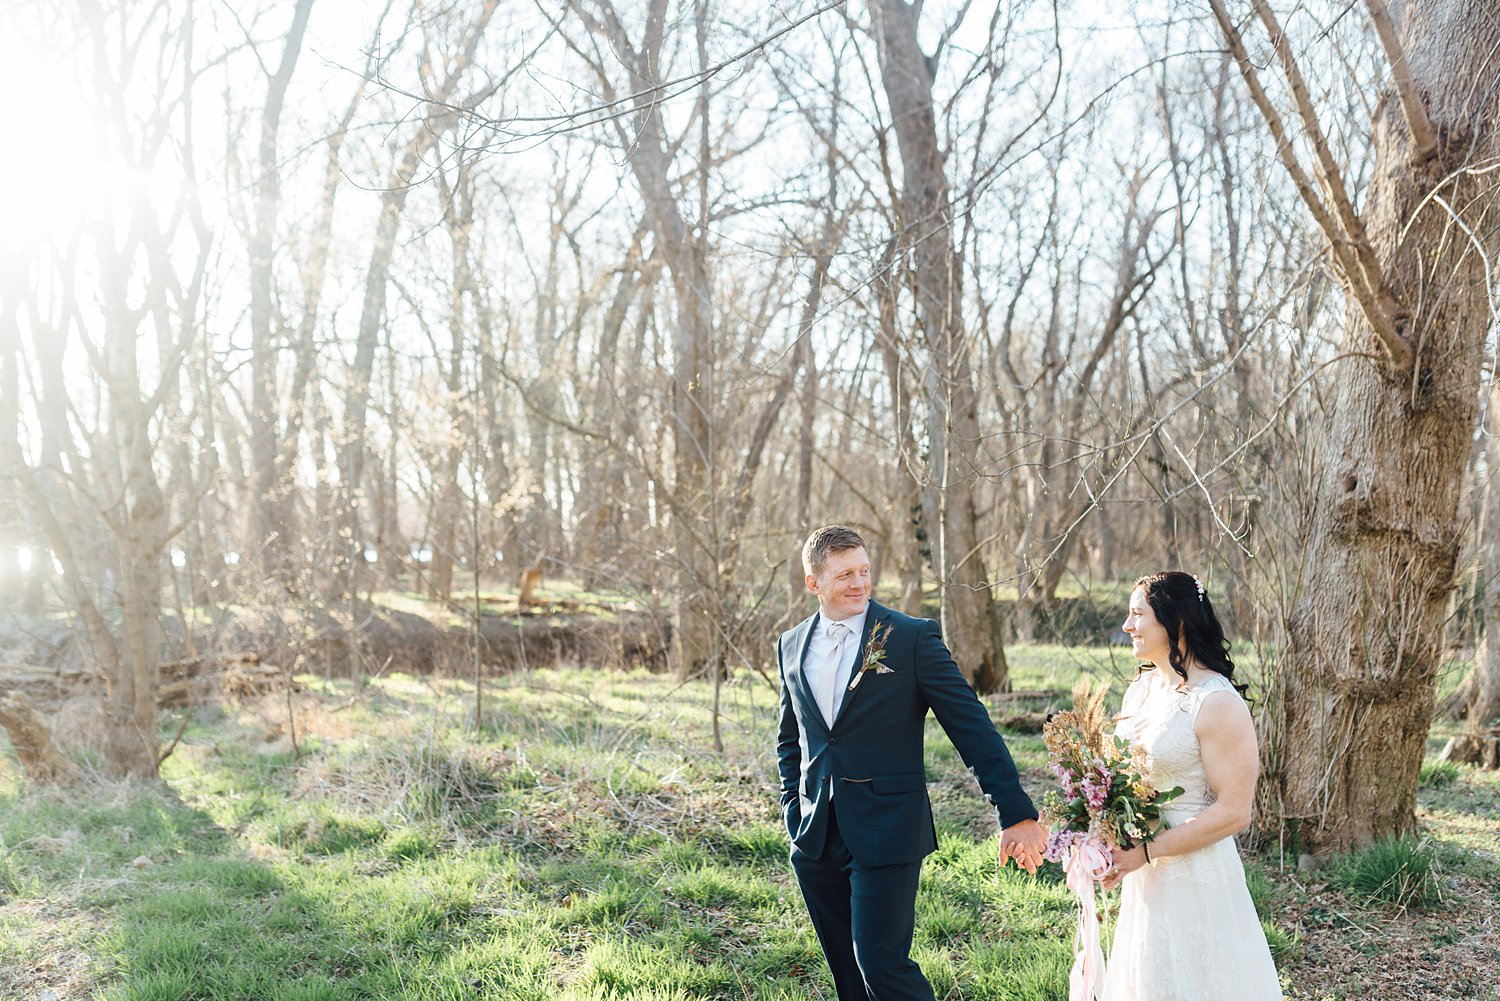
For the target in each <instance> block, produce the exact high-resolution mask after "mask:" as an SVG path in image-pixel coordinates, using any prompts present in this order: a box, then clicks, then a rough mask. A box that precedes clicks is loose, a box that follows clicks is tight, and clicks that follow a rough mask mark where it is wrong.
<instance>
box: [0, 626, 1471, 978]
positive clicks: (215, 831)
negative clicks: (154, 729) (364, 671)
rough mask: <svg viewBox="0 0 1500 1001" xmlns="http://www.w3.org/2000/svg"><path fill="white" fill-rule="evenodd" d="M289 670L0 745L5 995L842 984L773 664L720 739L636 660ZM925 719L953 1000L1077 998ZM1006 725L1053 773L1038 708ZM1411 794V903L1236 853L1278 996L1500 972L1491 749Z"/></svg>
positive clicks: (1087, 652)
mask: <svg viewBox="0 0 1500 1001" xmlns="http://www.w3.org/2000/svg"><path fill="white" fill-rule="evenodd" d="M1010 656H1011V665H1012V671H1013V673H1014V675H1015V680H1016V684H1017V686H1018V687H1019V688H1021V689H1025V690H1031V691H1053V692H1062V691H1066V690H1067V689H1068V688H1069V687H1070V686H1071V683H1072V681H1073V679H1074V678H1075V677H1076V676H1077V674H1078V673H1079V672H1080V671H1083V670H1088V671H1091V672H1094V673H1097V674H1100V675H1101V676H1103V677H1107V678H1117V679H1122V678H1123V677H1124V676H1125V675H1126V674H1128V673H1129V666H1130V665H1129V664H1128V662H1126V661H1125V660H1123V659H1122V653H1121V652H1120V651H1118V650H1116V649H1112V648H1093V649H1079V648H1072V649H1066V650H1065V649H1063V648H1060V647H1017V648H1015V649H1013V650H1012V651H1010ZM300 680H301V681H302V682H303V683H304V685H305V688H306V690H305V691H304V692H303V693H302V694H300V695H299V696H297V697H296V702H295V707H296V708H295V717H294V719H295V723H296V727H295V735H296V746H295V747H294V746H293V744H292V735H291V733H289V732H288V730H289V728H288V726H287V718H286V702H285V699H284V698H283V697H281V696H269V697H266V698H264V699H262V700H260V701H256V702H252V703H249V704H246V705H242V706H236V707H226V708H216V709H201V710H199V711H197V712H196V713H195V714H194V715H193V716H192V718H191V721H190V723H189V725H188V727H187V730H186V732H185V733H184V735H183V738H182V741H181V743H180V744H179V745H178V746H177V748H176V750H175V753H173V755H172V756H171V757H170V758H169V759H168V760H167V761H166V763H165V765H164V766H163V770H162V774H163V781H162V782H160V783H155V784H137V783H123V784H103V783H101V784H94V785H89V786H86V787H82V788H73V789H62V790H50V791H48V790H42V791H26V790H25V789H23V786H22V783H21V782H20V779H19V776H18V775H17V774H16V772H15V768H14V764H13V762H12V760H11V758H10V756H9V754H4V755H0V999H4V1001H11V999H47V1001H62V999H74V998H80V999H81V998H104V999H111V1001H123V999H133V1001H147V999H153V1001H183V999H195V998H203V999H209V998H212V999H230V998H234V999H245V1001H272V999H275V1001H293V999H304V1001H313V999H329V1001H332V999H363V998H369V999H375V998H380V999H388V998H412V999H433V1001H437V999H444V1001H458V999H480V998H484V999H492V998H503V999H538V1001H540V999H550V998H578V999H583V998H598V999H604V998H662V999H700V998H725V999H728V998H740V999H773V998H788V999H804V998H813V999H822V998H832V997H833V996H834V994H833V990H832V985H831V983H830V981H829V978H828V975H827V972H826V969H825V967H824V965H823V963H822V960H821V956H820V954H819V951H818V947H817V943H816V941H815V939H814V938H813V935H812V932H811V930H810V928H809V927H808V922H807V919H806V916H805V914H804V912H803V909H802V905H801V901H800V899H799V897H798V894H797V890H796V886H795V884H794V882H793V881H792V878H791V872H790V869H789V867H788V865H787V862H786V843H785V835H784V833H783V831H782V830H781V827H780V823H779V816H778V812H777V808H776V778H775V758H774V747H773V745H774V736H773V734H774V729H775V720H776V693H775V692H774V691H773V690H772V689H771V687H770V686H769V685H768V684H767V683H766V682H765V681H764V680H763V679H762V678H760V677H759V676H758V675H756V674H754V673H752V672H744V673H742V674H741V675H740V676H739V677H737V678H736V679H735V680H734V682H733V683H731V684H729V685H727V686H725V687H724V689H723V691H722V715H721V726H720V730H721V735H722V741H723V750H722V752H716V751H715V750H714V745H713V717H712V713H711V710H710V706H711V704H712V692H711V689H710V686H709V685H707V684H706V683H697V682H695V683H689V684H680V683H678V682H676V681H674V680H672V679H671V678H669V677H666V676H662V675H653V674H648V673H645V672H642V671H636V672H631V673H625V672H614V671H604V672H601V671H582V670H563V671H552V670H548V671H532V672H518V673H512V674H509V675H507V676H505V677H502V678H495V679H488V680H486V682H485V688H484V692H483V700H482V707H481V708H482V713H481V716H480V719H479V722H478V725H477V726H476V725H475V705H476V693H475V689H474V686H473V685H472V684H471V683H469V682H467V681H458V680H451V679H444V678H437V677H430V676H429V677H414V676H409V675H387V676H385V677H382V678H380V679H378V680H376V681H373V682H371V683H370V684H368V685H366V686H364V687H363V688H362V689H356V688H355V687H354V686H353V685H352V684H351V683H347V682H337V681H336V682H328V681H325V680H323V679H319V678H316V677H311V676H306V677H303V678H301V679H300ZM1120 687H1121V686H1120V685H1119V684H1118V683H1116V685H1115V691H1116V692H1117V693H1118V691H1119V689H1120ZM1037 701H1038V702H1039V703H1040V702H1044V701H1045V699H1039V700H1037ZM991 706H992V709H993V710H994V713H995V715H996V716H997V718H1001V717H1004V716H1005V714H1006V712H1007V711H1009V708H1011V707H1012V704H1010V703H1007V704H1005V705H1001V704H1000V703H992V704H991ZM931 725H932V727H933V732H932V733H931V734H930V739H929V741H928V744H927V755H928V762H927V765H928V773H929V776H930V779H931V782H930V789H931V793H932V799H933V805H934V809H935V812H936V816H937V825H938V830H939V836H940V847H939V849H938V851H937V853H936V854H935V855H933V856H932V857H931V858H930V859H929V860H928V863H927V865H926V866H925V867H924V870H923V888H922V892H921V895H920V898H919V910H918V923H917V936H916V948H915V956H916V958H917V960H918V961H919V962H920V963H921V965H922V967H923V969H924V970H925V971H926V972H927V974H928V976H929V977H930V978H931V979H932V982H933V985H934V987H935V988H936V991H937V995H938V997H940V998H948V999H960V998H970V999H981V998H982V999H1001V998H1004V999H1015V1001H1026V999H1036V1001H1042V999H1046V1001H1060V999H1063V998H1065V997H1066V995H1067V971H1068V966H1069V964H1070V958H1071V957H1070V951H1071V937H1072V925H1073V918H1072V905H1071V901H1070V898H1069V896H1068V894H1067V892H1066V890H1065V888H1064V887H1063V886H1062V884H1061V881H1060V878H1059V874H1058V873H1056V872H1055V871H1049V870H1050V869H1055V867H1046V868H1044V870H1043V872H1042V874H1041V875H1039V876H1038V877H1036V878H1033V877H1030V876H1027V875H1025V874H1024V873H1020V872H1018V871H1017V870H1015V869H1014V868H1011V869H1009V870H1006V871H1003V872H1001V871H998V870H997V866H996V859H995V851H994V842H993V838H992V834H993V819H992V816H990V815H989V814H988V812H987V811H986V810H985V809H984V805H983V802H982V800H981V798H980V796H979V794H978V792H977V789H976V787H975V786H974V783H973V780H972V779H971V778H970V776H969V775H968V773H967V771H966V770H965V769H964V767H963V764H962V762H961V761H959V759H958V757H957V755H956V753H955V752H954V751H953V749H952V748H951V746H950V745H949V744H948V743H947V741H946V740H945V739H944V738H943V737H942V735H941V733H940V732H939V731H938V730H937V728H936V725H935V724H931ZM1440 737H1441V734H1437V735H1435V738H1434V747H1437V746H1439V743H1438V741H1439V738H1440ZM1007 739H1008V741H1009V743H1010V745H1011V748H1012V750H1013V752H1014V753H1015V755H1016V758H1017V761H1018V763H1019V765H1020V766H1021V768H1022V770H1023V772H1024V773H1025V777H1026V780H1027V783H1028V785H1029V786H1030V787H1031V788H1032V789H1041V788H1044V787H1045V785H1046V783H1047V781H1048V778H1047V775H1046V772H1045V769H1044V751H1043V748H1042V744H1041V741H1040V739H1039V737H1038V735H1036V734H1033V733H1010V734H1007ZM1419 802H1420V819H1421V823H1422V830H1423V834H1422V836H1423V838H1424V839H1425V842H1426V846H1425V847H1424V849H1423V851H1424V853H1425V856H1424V857H1426V858H1428V859H1430V860H1432V861H1433V862H1435V863H1436V865H1437V867H1438V872H1437V877H1436V882H1435V884H1434V885H1435V887H1436V889H1437V891H1438V896H1437V898H1436V899H1434V900H1433V901H1432V902H1431V903H1429V904H1428V905H1427V906H1426V907H1425V908H1424V909H1415V908H1413V909H1407V910H1399V909H1397V908H1395V907H1393V906H1392V905H1390V904H1387V903H1383V902H1381V901H1379V900H1377V899H1374V898H1372V897H1369V896H1365V895H1363V894H1361V893H1359V892H1355V891H1353V890H1351V889H1348V888H1346V887H1345V885H1344V883H1342V882H1341V881H1340V880H1339V879H1338V878H1337V874H1338V872H1339V871H1340V870H1339V869H1338V867H1336V866H1331V867H1329V868H1328V869H1327V870H1324V869H1319V870H1316V871H1314V872H1313V873H1311V874H1308V875H1299V874H1298V873H1297V871H1296V866H1295V860H1286V861H1287V864H1283V860H1282V859H1280V858H1278V857H1276V856H1275V854H1274V853H1272V854H1257V855H1247V867H1248V874H1249V883H1250V886H1251V890H1252V895H1253V896H1254V898H1255V900H1256V903H1257V906H1258V908H1259V909H1260V911H1261V914H1262V918H1263V924H1264V925H1265V926H1266V928H1267V932H1268V937H1269V940H1270V942H1271V944H1272V947H1273V952H1274V954H1275V956H1276V959H1277V963H1278V966H1279V968H1280V970H1281V973H1282V977H1283V982H1284V984H1285V985H1286V991H1287V994H1288V996H1289V997H1292V998H1296V999H1309V1001H1324V999H1351V998H1357V997H1363V996H1365V995H1370V994H1372V992H1378V994H1375V995H1374V996H1379V997H1381V998H1415V999H1457V998H1464V999H1478V1001H1487V999H1490V998H1500V994H1497V993H1496V986H1495V984H1496V975H1495V971H1496V970H1497V969H1500V775H1496V774H1494V773H1484V772H1479V771H1475V770H1471V769H1468V768H1462V767H1452V766H1438V765H1435V764H1433V765H1429V767H1427V768H1425V769H1424V786H1423V788H1422V790H1421V793H1420V796H1419ZM1184 933H1186V934H1192V933H1194V930H1184Z"/></svg>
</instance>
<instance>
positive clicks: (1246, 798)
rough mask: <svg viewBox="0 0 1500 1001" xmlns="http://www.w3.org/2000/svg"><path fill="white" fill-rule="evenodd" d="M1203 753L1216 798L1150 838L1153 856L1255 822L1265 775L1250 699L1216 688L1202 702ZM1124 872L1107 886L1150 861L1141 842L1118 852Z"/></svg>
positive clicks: (1178, 851) (1197, 727) (1198, 726)
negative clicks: (1247, 701)
mask: <svg viewBox="0 0 1500 1001" xmlns="http://www.w3.org/2000/svg"><path fill="white" fill-rule="evenodd" d="M1193 732H1194V733H1196V734H1197V735H1198V747H1199V748H1200V750H1201V751H1202V753H1203V770H1204V772H1205V773H1206V775H1207V778H1208V787H1209V789H1211V790H1213V794H1214V802H1213V803H1211V804H1210V805H1209V806H1207V807H1204V808H1203V810H1201V811H1199V812H1198V813H1197V814H1196V815H1194V816H1193V817H1192V818H1191V819H1189V820H1187V821H1186V822H1185V823H1182V824H1179V825H1178V826H1176V827H1171V828H1168V829H1167V830H1165V831H1163V832H1162V833H1161V834H1160V835H1158V836H1157V838H1156V840H1155V841H1153V842H1151V857H1152V858H1153V859H1160V858H1171V857H1172V856H1174V855H1186V854H1187V853H1188V852H1193V851H1197V850H1198V849H1200V848H1206V847H1207V846H1209V845H1211V844H1213V843H1214V842H1216V841H1220V840H1222V839H1224V838H1227V837H1229V836H1230V835H1231V834H1235V833H1237V832H1239V831H1242V830H1244V829H1245V827H1247V826H1248V825H1249V823H1250V813H1251V810H1252V809H1253V807H1254V805H1255V780H1256V778H1257V777H1258V776H1259V773H1260V754H1259V752H1258V750H1257V748H1256V744H1255V725H1254V724H1253V723H1252V722H1251V720H1250V708H1249V707H1248V706H1246V705H1245V700H1244V699H1242V698H1240V697H1239V696H1238V695H1236V694H1234V693H1232V692H1214V693H1213V694H1211V695H1209V696H1207V697H1206V698H1204V700H1203V705H1202V707H1201V708H1200V709H1199V710H1198V719H1197V721H1196V722H1195V723H1194V724H1193ZM1114 862H1115V866H1116V868H1118V869H1119V875H1117V876H1113V877H1111V878H1110V879H1107V880H1105V882H1104V885H1105V887H1106V888H1110V887H1113V886H1114V885H1115V884H1117V883H1118V882H1119V876H1123V875H1124V874H1125V873H1127V872H1134V871H1135V870H1136V869H1139V868H1140V867H1141V866H1143V865H1145V864H1146V853H1145V851H1144V850H1143V849H1142V848H1141V846H1139V845H1137V846H1136V847H1134V848H1132V849H1130V850H1129V851H1126V852H1117V853H1115V859H1114Z"/></svg>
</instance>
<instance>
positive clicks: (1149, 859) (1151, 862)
mask: <svg viewBox="0 0 1500 1001" xmlns="http://www.w3.org/2000/svg"><path fill="white" fill-rule="evenodd" d="M1141 851H1143V852H1145V853H1146V864H1147V865H1155V864H1156V860H1155V859H1153V858H1152V857H1151V842H1149V841H1142V842H1141Z"/></svg>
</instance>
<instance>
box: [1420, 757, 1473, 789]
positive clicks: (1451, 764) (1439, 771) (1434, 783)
mask: <svg viewBox="0 0 1500 1001" xmlns="http://www.w3.org/2000/svg"><path fill="white" fill-rule="evenodd" d="M1462 772H1463V769H1462V768H1461V767H1460V766H1459V764H1458V762H1456V761H1424V762H1422V776H1421V785H1422V786H1423V787H1424V788H1428V789H1441V788H1443V787H1444V786H1448V785H1452V784H1453V781H1454V780H1455V779H1457V778H1458V777H1459V775H1461V774H1462Z"/></svg>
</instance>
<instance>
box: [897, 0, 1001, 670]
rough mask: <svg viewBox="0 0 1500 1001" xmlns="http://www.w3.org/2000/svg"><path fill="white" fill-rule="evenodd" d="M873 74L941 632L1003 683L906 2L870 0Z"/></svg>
mask: <svg viewBox="0 0 1500 1001" xmlns="http://www.w3.org/2000/svg"><path fill="white" fill-rule="evenodd" d="M870 10H871V12H872V14H873V15H874V19H875V35H876V47H877V53H878V56H879V61H880V75H881V81H882V84H883V87H884V89H885V94H886V99H887V100H888V101H889V102H890V108H891V118H892V121H893V125H894V129H895V132H896V141H897V146H898V148H899V149H900V153H901V166H902V173H903V178H902V191H901V204H900V213H901V226H902V235H903V250H904V251H905V253H906V254H907V255H909V261H910V267H911V270H912V278H913V282H914V284H915V287H916V299H917V314H918V316H919V317H920V320H921V325H922V332H923V335H924V337H925V339H926V344H927V350H928V352H929V353H930V355H931V358H932V367H933V377H934V378H933V380H932V386H931V388H930V390H929V399H928V401H927V404H928V429H927V430H928V437H929V439H930V445H931V459H930V470H931V478H932V485H933V488H934V489H935V491H936V495H937V499H938V512H937V517H936V519H935V521H936V524H935V526H934V527H935V528H936V530H937V535H938V537H937V539H935V540H932V541H933V543H934V546H933V562H934V564H935V568H936V570H937V576H938V579H939V581H940V583H941V586H942V623H943V638H944V640H945V641H946V642H947V644H948V647H949V648H950V649H951V650H952V652H953V656H954V659H955V660H957V662H958V664H959V666H960V667H961V668H962V669H963V671H964V675H965V677H967V678H968V679H969V682H970V683H971V684H972V685H973V686H974V688H975V689H976V690H977V691H979V692H995V691H1003V690H1004V689H1006V688H1008V687H1009V684H1010V682H1009V676H1008V670H1007V666H1006V662H1005V649H1004V646H1003V644H1002V642H1001V635H1000V621H999V612H998V608H997V606H996V605H995V602H994V598H993V596H992V594H991V592H990V586H989V582H988V578H987V576H986V573H985V565H984V557H983V553H982V548H983V539H982V536H981V534H980V531H979V512H978V510H977V507H976V503H975V491H976V488H977V486H978V484H979V479H980V471H979V468H978V463H979V445H980V431H979V413H978V394H977V393H976V392H975V388H974V387H975V384H974V374H973V371H972V367H971V365H970V362H969V344H968V340H967V338H966V336H965V330H964V321H963V266H962V263H961V262H960V260H959V257H958V253H957V251H956V250H955V248H954V242H953V240H954V237H953V205H952V200H951V198H952V195H951V191H950V189H949V186H948V177H947V174H946V173H945V170H946V163H945V157H944V154H943V152H942V149H941V147H940V146H939V144H938V136H937V119H936V114H935V112H934V109H933V99H932V72H931V68H930V66H931V64H930V63H929V60H928V58H927V56H926V55H925V54H924V53H923V52H922V49H921V46H920V45H919V44H918V41H917V18H916V10H915V9H914V8H913V7H912V5H910V4H909V3H907V2H906V0H871V3H870Z"/></svg>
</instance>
